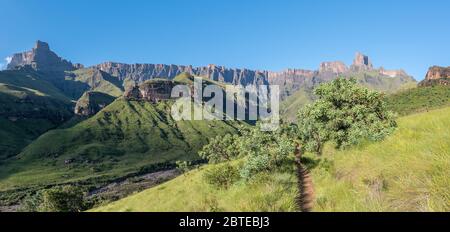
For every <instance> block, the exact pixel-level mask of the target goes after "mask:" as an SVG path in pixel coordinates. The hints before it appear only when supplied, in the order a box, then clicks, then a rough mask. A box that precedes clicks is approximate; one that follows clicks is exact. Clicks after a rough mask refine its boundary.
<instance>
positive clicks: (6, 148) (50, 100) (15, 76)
mask: <svg viewBox="0 0 450 232" xmlns="http://www.w3.org/2000/svg"><path fill="white" fill-rule="evenodd" d="M72 105H73V103H72V102H71V101H70V99H69V98H68V97H66V96H65V95H64V94H63V93H61V92H60V91H59V90H58V89H57V88H55V87H54V86H53V85H52V84H51V83H49V82H47V81H45V80H43V78H42V77H41V76H40V75H39V74H38V73H35V72H29V71H26V70H17V71H1V72H0V160H2V159H5V158H7V157H10V156H13V155H16V154H18V153H19V152H20V150H21V149H22V148H23V147H25V146H26V145H27V144H29V143H30V142H31V141H32V140H34V139H36V138H37V137H38V136H39V135H41V134H42V133H44V132H46V131H48V130H49V129H52V128H55V127H57V126H58V125H60V124H61V123H63V122H64V121H65V120H67V119H68V118H70V117H71V116H72V109H71V108H72Z"/></svg>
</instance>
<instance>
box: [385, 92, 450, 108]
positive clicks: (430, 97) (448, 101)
mask: <svg viewBox="0 0 450 232" xmlns="http://www.w3.org/2000/svg"><path fill="white" fill-rule="evenodd" d="M387 102H388V106H389V108H390V109H391V110H393V111H395V112H397V113H398V114H399V115H408V114H411V113H417V112H424V111H428V110H432V109H436V108H440V107H443V106H450V87H448V86H441V85H436V86H430V87H417V88H412V89H408V90H405V91H401V92H399V93H396V94H393V95H390V96H388V97H387Z"/></svg>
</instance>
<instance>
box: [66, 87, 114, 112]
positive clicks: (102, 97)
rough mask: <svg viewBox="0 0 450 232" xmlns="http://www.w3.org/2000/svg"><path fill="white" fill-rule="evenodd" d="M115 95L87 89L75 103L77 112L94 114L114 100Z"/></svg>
mask: <svg viewBox="0 0 450 232" xmlns="http://www.w3.org/2000/svg"><path fill="white" fill-rule="evenodd" d="M114 99H115V98H114V97H113V96H110V95H108V94H105V93H100V92H95V91H86V92H85V93H84V94H83V96H81V97H80V99H78V101H77V103H76V105H75V114H76V115H80V116H92V115H95V114H96V113H98V112H99V111H100V110H102V109H103V108H105V107H106V106H107V105H109V104H110V103H111V102H113V101H114Z"/></svg>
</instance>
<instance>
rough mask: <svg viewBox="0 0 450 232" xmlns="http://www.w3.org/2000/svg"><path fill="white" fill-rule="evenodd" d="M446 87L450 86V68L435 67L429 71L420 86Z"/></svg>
mask: <svg viewBox="0 0 450 232" xmlns="http://www.w3.org/2000/svg"><path fill="white" fill-rule="evenodd" d="M433 85H445V86H450V67H439V66H433V67H430V68H429V69H428V72H427V75H426V76H425V79H424V80H423V81H421V82H420V84H419V86H433Z"/></svg>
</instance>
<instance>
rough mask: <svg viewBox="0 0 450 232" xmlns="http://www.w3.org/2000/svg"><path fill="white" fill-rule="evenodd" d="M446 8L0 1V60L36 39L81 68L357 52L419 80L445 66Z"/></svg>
mask: <svg viewBox="0 0 450 232" xmlns="http://www.w3.org/2000/svg"><path fill="white" fill-rule="evenodd" d="M449 9H450V1H446V0H442V1H437V0H436V1H432V0H428V1H411V0H409V1H407V0H397V1H392V0H391V1H387V0H386V1H384V0H377V1H365V0H359V1H332V0H328V1H325V0H324V1H318V0H310V1H300V0H297V1H288V0H285V1H282V0H281V1H280V0H279V1H275V0H274V1H269V0H266V1H264V0H254V1H252V0H246V1H245V0H240V1H237V0H236V1H235V0H209V1H206V0H192V1H187V0H178V1H177V0H161V1H156V0H154V1H138V0H135V1H132V0H128V1H125V0H123V1H112V0H109V1H106V0H97V1H92V0H91V1H87V0H77V1H74V0H67V1H57V0H53V1H50V0H39V1H38V0H34V1H32V0H29V1H25V0H0V21H1V22H2V24H1V25H2V26H1V30H0V57H7V56H8V55H10V54H12V53H14V52H19V51H24V50H29V49H30V48H31V47H32V46H33V44H34V41H35V40H37V39H40V40H43V41H47V42H49V44H50V47H51V48H52V50H54V51H55V52H56V53H58V54H59V55H60V56H62V57H64V58H66V59H68V60H71V61H72V62H80V63H83V64H85V65H93V64H97V63H101V62H104V61H118V62H126V63H165V64H192V65H194V66H201V65H207V64H218V65H225V66H229V67H236V68H251V69H264V70H273V71H277V70H282V69H285V68H304V69H317V68H318V66H319V63H320V62H321V61H332V60H342V61H344V62H346V63H347V64H350V63H351V61H352V59H353V56H354V53H355V52H356V51H361V52H363V53H365V54H367V55H369V56H370V57H371V58H372V61H373V63H374V65H375V66H377V67H378V66H381V65H382V66H384V67H385V68H388V69H394V68H395V69H396V68H403V69H405V70H406V71H407V72H408V73H410V74H412V75H413V76H414V77H415V78H416V79H418V80H420V79H423V76H424V75H425V73H426V71H427V68H428V67H429V66H431V65H442V66H449V65H450V17H449V14H448V12H449ZM0 62H4V61H3V59H2V60H1V61H0Z"/></svg>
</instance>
